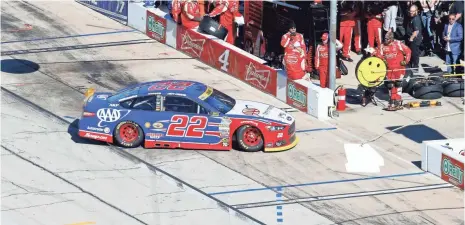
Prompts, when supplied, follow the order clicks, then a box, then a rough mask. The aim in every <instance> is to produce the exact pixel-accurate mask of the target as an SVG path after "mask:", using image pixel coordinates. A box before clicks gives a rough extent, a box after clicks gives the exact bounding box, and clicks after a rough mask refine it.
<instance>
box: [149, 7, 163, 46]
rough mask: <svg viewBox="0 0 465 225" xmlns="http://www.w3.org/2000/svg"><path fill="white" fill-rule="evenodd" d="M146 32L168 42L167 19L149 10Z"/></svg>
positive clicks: (160, 40)
mask: <svg viewBox="0 0 465 225" xmlns="http://www.w3.org/2000/svg"><path fill="white" fill-rule="evenodd" d="M145 34H146V35H147V36H149V37H151V38H153V39H155V40H157V41H159V42H161V43H163V44H165V43H166V20H165V19H164V18H161V17H159V16H157V15H155V14H154V13H152V12H150V11H149V10H147V18H146V29H145Z"/></svg>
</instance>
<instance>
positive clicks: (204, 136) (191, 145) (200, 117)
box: [162, 95, 221, 149]
mask: <svg viewBox="0 0 465 225" xmlns="http://www.w3.org/2000/svg"><path fill="white" fill-rule="evenodd" d="M162 108H163V109H162V113H163V114H164V115H166V116H164V117H169V125H168V127H167V130H166V133H165V136H166V138H167V139H169V140H170V141H175V142H177V143H179V144H180V146H181V147H182V148H187V149H217V145H220V144H221V138H220V132H219V125H220V122H221V119H220V118H219V117H214V116H211V115H210V114H211V112H210V111H209V110H208V109H207V107H204V106H203V105H201V104H199V103H198V102H195V101H193V100H191V99H189V98H188V97H186V96H176V95H167V96H165V97H164V101H163V105H162ZM219 147H220V148H221V146H219Z"/></svg>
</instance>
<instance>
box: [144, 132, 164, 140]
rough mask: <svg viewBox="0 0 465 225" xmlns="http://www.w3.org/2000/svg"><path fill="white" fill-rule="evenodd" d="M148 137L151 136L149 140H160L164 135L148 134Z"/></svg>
mask: <svg viewBox="0 0 465 225" xmlns="http://www.w3.org/2000/svg"><path fill="white" fill-rule="evenodd" d="M147 136H149V138H152V139H160V138H161V137H163V134H162V133H147Z"/></svg>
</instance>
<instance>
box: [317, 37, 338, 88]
mask: <svg viewBox="0 0 465 225" xmlns="http://www.w3.org/2000/svg"><path fill="white" fill-rule="evenodd" d="M328 38H329V35H328V33H324V34H323V35H321V41H322V42H323V43H321V44H319V45H318V46H317V47H316V50H315V69H316V70H317V71H318V74H319V76H320V87H322V88H327V87H329V85H328V79H329V76H328V65H329V45H328ZM341 48H342V44H341V42H339V40H337V39H336V51H338V50H340V49H341ZM336 72H337V71H336Z"/></svg>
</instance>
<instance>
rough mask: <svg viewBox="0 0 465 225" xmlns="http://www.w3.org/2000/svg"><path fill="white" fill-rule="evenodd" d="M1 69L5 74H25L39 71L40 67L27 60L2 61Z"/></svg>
mask: <svg viewBox="0 0 465 225" xmlns="http://www.w3.org/2000/svg"><path fill="white" fill-rule="evenodd" d="M0 68H1V71H2V72H4V73H13V74H25V73H33V72H36V71H38V70H39V69H40V66H39V64H37V63H35V62H32V61H29V60H25V59H2V60H1V67H0Z"/></svg>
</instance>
